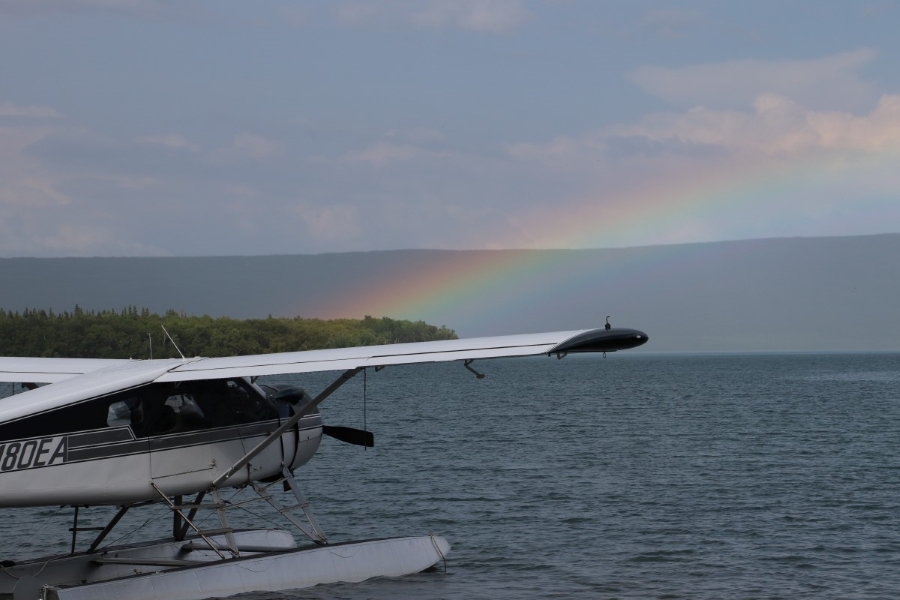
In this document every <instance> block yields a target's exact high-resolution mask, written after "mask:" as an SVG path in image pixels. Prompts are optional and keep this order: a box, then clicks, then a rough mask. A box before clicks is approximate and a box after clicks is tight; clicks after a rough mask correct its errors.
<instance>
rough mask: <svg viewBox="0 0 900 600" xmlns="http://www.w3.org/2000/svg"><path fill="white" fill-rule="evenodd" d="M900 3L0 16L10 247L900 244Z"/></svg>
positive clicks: (394, 3) (217, 7)
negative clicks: (845, 238) (851, 240)
mask: <svg viewBox="0 0 900 600" xmlns="http://www.w3.org/2000/svg"><path fill="white" fill-rule="evenodd" d="M898 23H900V3H898V2H891V1H873V2H853V3H851V2H828V1H816V2H792V3H783V2H754V3H723V2H680V3H672V2H661V1H660V2H641V1H637V2H628V3H624V2H621V3H605V2H603V3H601V2H593V1H587V0H585V1H582V2H579V1H577V0H571V1H525V0H492V1H476V0H423V1H412V0H383V1H372V2H362V1H359V2H356V1H346V2H325V1H322V2H289V1H281V2H278V1H274V2H266V3H247V2H228V1H220V0H216V1H181V2H174V1H173V2H168V1H165V0H65V1H63V0H46V1H34V0H0V56H3V57H4V59H3V60H2V61H0V256H95V255H105V256H146V255H159V256H164V255H232V254H276V253H320V252H335V251H346V250H376V249H379V250H380V249H394V248H473V249H479V248H511V247H606V246H633V245H645V244H654V243H663V242H665V243H673V242H694V241H713V240H723V239H738V238H751V237H771V236H814V235H850V234H869V233H880V232H895V231H900V58H898V57H900V36H897V35H896V30H897V24H898Z"/></svg>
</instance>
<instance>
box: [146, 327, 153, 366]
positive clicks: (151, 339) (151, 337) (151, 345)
mask: <svg viewBox="0 0 900 600" xmlns="http://www.w3.org/2000/svg"><path fill="white" fill-rule="evenodd" d="M147 337H148V338H150V360H153V336H152V335H150V332H149V331H148V332H147Z"/></svg>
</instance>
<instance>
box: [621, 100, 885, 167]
mask: <svg viewBox="0 0 900 600" xmlns="http://www.w3.org/2000/svg"><path fill="white" fill-rule="evenodd" d="M606 134H607V135H610V136H622V137H638V138H645V139H648V140H655V141H664V140H672V139H674V140H678V141H679V142H680V143H682V144H687V145H692V144H693V145H698V146H715V147H719V148H724V149H728V150H731V151H732V152H737V153H751V154H764V155H776V156H789V155H798V154H810V153H819V152H825V151H827V152H865V153H881V152H891V151H895V150H900V95H885V96H882V97H881V99H880V100H879V101H878V104H877V105H876V107H875V108H874V109H873V110H872V111H871V112H869V113H868V114H864V115H854V114H852V113H849V112H840V111H816V110H810V109H807V108H804V107H802V106H801V105H799V104H798V103H796V102H793V101H792V100H790V99H788V98H784V97H782V96H777V95H774V94H763V95H761V96H759V97H758V98H757V99H756V102H755V103H754V111H753V112H740V111H729V110H713V109H707V108H693V109H691V110H688V111H687V112H685V113H659V114H654V115H648V116H647V117H645V118H643V119H641V120H640V121H639V122H638V123H636V124H634V125H618V126H613V127H610V128H608V129H607V130H606Z"/></svg>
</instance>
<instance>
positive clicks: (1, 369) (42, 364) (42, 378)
mask: <svg viewBox="0 0 900 600" xmlns="http://www.w3.org/2000/svg"><path fill="white" fill-rule="evenodd" d="M127 362H129V361H127V360H115V359H103V358H4V357H0V381H9V382H13V383H19V382H23V383H55V382H57V381H63V380H64V379H69V378H71V377H75V376H77V375H84V374H85V373H90V372H92V371H99V370H100V369H104V368H106V367H111V366H114V365H119V364H122V363H127Z"/></svg>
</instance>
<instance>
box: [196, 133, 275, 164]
mask: <svg viewBox="0 0 900 600" xmlns="http://www.w3.org/2000/svg"><path fill="white" fill-rule="evenodd" d="M281 149H282V147H281V144H279V143H278V142H276V141H274V140H270V139H269V138H267V137H265V136H262V135H257V134H255V133H247V132H244V133H239V134H237V135H236V136H234V138H233V139H232V141H231V144H230V145H229V146H226V147H224V148H219V149H218V150H215V151H214V152H212V153H210V155H209V157H208V159H209V162H211V163H214V164H228V163H241V162H247V161H248V160H253V161H256V160H262V159H264V158H271V157H273V156H276V155H278V154H279V153H280V152H281Z"/></svg>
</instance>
